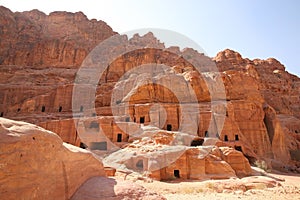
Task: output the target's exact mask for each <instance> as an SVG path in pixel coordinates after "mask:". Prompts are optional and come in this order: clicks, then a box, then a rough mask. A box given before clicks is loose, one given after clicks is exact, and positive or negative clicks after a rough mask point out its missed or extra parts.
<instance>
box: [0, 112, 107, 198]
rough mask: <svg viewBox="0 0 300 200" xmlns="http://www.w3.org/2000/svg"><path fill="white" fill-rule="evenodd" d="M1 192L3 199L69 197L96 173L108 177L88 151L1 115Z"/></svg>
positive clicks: (99, 163) (35, 127) (52, 134)
mask: <svg viewBox="0 0 300 200" xmlns="http://www.w3.org/2000/svg"><path fill="white" fill-rule="evenodd" d="M0 152H1V154H0V160H1V161H0V183H1V184H0V195H1V198H4V199H20V198H22V199H49V198H50V199H69V198H70V197H71V196H72V195H73V194H74V192H75V191H76V190H77V189H78V188H79V186H80V185H81V184H82V183H84V182H85V181H86V180H87V179H89V178H91V177H94V176H105V172H104V169H103V165H102V162H101V161H100V160H99V159H97V158H96V157H95V156H94V155H93V154H92V153H90V152H89V151H86V150H83V149H80V148H78V147H75V146H72V145H69V144H66V143H63V141H62V140H61V139H60V138H59V137H58V136H57V135H56V134H54V133H52V132H50V131H47V130H45V129H43V128H40V127H38V126H35V125H32V124H28V123H25V122H17V121H12V120H8V119H5V118H0Z"/></svg>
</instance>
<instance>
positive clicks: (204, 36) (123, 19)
mask: <svg viewBox="0 0 300 200" xmlns="http://www.w3.org/2000/svg"><path fill="white" fill-rule="evenodd" d="M0 4H1V5H3V6H5V7H8V8H9V9H11V10H12V11H25V10H31V9H34V8H37V9H39V10H41V11H43V12H45V13H47V14H48V13H49V12H51V11H56V10H65V11H71V12H76V11H83V12H84V13H85V14H86V15H87V16H88V18H90V19H91V18H96V19H98V20H99V19H101V20H103V21H105V22H106V23H107V24H108V25H110V26H111V27H112V28H113V29H114V30H115V31H117V32H119V33H122V32H126V31H130V30H133V29H140V28H150V27H151V28H162V29H169V30H173V31H176V32H179V33H181V34H183V35H185V36H187V37H189V38H190V39H192V40H194V41H195V42H197V43H198V44H199V45H200V46H201V47H202V48H203V49H204V50H205V51H206V52H207V54H208V55H209V56H211V57H213V56H215V55H216V54H217V52H219V51H221V50H223V49H226V48H230V49H233V50H235V51H238V52H240V53H241V54H242V56H243V57H248V58H250V59H253V58H261V59H266V58H269V57H275V58H276V59H278V60H279V61H280V62H282V63H283V64H284V65H285V66H286V68H287V70H288V71H289V72H291V73H294V74H297V75H298V76H299V75H300V59H299V58H300V1H298V0H286V1H284V0H281V1H279V0H105V1H101V0H97V1H96V0H69V1H67V0H51V1H50V0H44V1H38V0H0Z"/></svg>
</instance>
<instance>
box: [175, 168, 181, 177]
mask: <svg viewBox="0 0 300 200" xmlns="http://www.w3.org/2000/svg"><path fill="white" fill-rule="evenodd" d="M174 176H175V177H176V178H180V171H179V170H178V169H175V170H174Z"/></svg>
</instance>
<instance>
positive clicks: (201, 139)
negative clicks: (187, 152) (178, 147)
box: [191, 138, 204, 147]
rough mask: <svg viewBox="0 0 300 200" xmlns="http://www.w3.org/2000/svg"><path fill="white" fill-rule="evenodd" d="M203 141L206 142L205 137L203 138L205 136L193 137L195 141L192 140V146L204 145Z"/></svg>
mask: <svg viewBox="0 0 300 200" xmlns="http://www.w3.org/2000/svg"><path fill="white" fill-rule="evenodd" d="M203 142H204V139H203V138H195V139H193V141H192V142H191V146H192V147H197V146H202V144H203Z"/></svg>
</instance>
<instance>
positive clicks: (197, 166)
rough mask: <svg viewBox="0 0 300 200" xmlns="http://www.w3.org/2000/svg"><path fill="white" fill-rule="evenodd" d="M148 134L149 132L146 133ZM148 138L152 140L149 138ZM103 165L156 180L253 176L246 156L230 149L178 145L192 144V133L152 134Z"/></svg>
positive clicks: (158, 131) (114, 154)
mask: <svg viewBox="0 0 300 200" xmlns="http://www.w3.org/2000/svg"><path fill="white" fill-rule="evenodd" d="M144 132H147V131H144ZM146 135H149V137H146ZM146 135H143V136H141V138H140V139H139V141H138V140H136V141H135V142H133V143H131V144H129V145H128V146H127V147H125V148H123V149H121V150H119V151H117V152H115V153H112V154H111V155H109V156H108V157H106V158H105V159H104V160H103V162H104V163H105V165H106V166H111V167H115V168H117V169H118V170H121V171H125V172H127V173H133V172H147V173H148V175H149V177H151V178H153V179H156V180H173V179H176V178H180V179H205V178H216V179H219V178H230V177H237V176H238V177H244V176H249V175H251V174H252V170H251V167H250V164H249V161H248V160H247V159H246V158H245V157H244V155H243V153H241V152H239V151H236V150H235V149H233V148H229V147H220V148H218V147H213V146H211V145H205V142H204V144H203V146H197V147H188V146H182V145H178V143H177V142H179V141H177V140H178V138H185V139H183V140H184V141H188V143H190V140H192V139H191V138H190V135H189V134H183V133H182V132H173V133H171V132H167V131H161V130H157V131H152V133H151V134H150V133H148V134H146Z"/></svg>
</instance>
